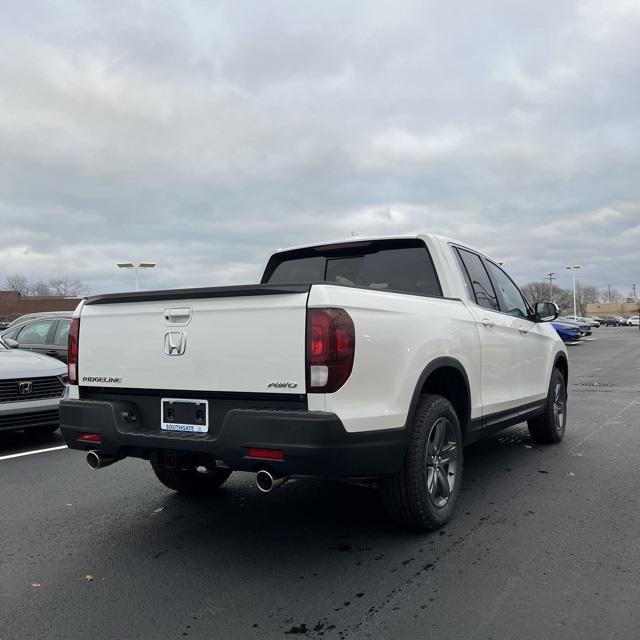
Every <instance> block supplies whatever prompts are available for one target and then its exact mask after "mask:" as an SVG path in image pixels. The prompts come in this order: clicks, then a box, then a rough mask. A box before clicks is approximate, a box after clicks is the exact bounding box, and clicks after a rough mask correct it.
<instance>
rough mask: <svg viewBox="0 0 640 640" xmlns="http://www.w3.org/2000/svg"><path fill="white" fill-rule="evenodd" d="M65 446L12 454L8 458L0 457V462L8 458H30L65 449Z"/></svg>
mask: <svg viewBox="0 0 640 640" xmlns="http://www.w3.org/2000/svg"><path fill="white" fill-rule="evenodd" d="M66 448H67V445H66V444H63V445H61V446H59V447H49V448H48V449H36V450H35V451H24V452H23V453H12V454H11V455H10V456H0V460H9V459H10V458H21V457H22V456H32V455H34V454H36V453H46V452H47V451H58V450H59V449H66Z"/></svg>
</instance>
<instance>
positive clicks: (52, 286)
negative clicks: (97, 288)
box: [6, 273, 88, 296]
mask: <svg viewBox="0 0 640 640" xmlns="http://www.w3.org/2000/svg"><path fill="white" fill-rule="evenodd" d="M6 287H7V289H9V290H10V291H16V292H18V293H19V294H20V295H22V296H83V295H85V294H86V293H87V291H88V289H87V286H86V285H84V284H83V283H82V282H80V281H79V280H70V279H69V278H61V277H56V278H51V279H50V280H48V281H44V280H38V281H36V282H33V283H30V282H29V280H28V278H26V277H25V276H23V275H21V274H18V273H15V274H12V275H9V276H7V278H6Z"/></svg>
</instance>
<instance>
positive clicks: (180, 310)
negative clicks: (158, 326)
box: [164, 307, 193, 325]
mask: <svg viewBox="0 0 640 640" xmlns="http://www.w3.org/2000/svg"><path fill="white" fill-rule="evenodd" d="M192 311H193V309H192V308H191V307H173V308H171V309H165V310H164V319H165V320H166V321H167V324H171V325H185V324H189V320H191V312H192Z"/></svg>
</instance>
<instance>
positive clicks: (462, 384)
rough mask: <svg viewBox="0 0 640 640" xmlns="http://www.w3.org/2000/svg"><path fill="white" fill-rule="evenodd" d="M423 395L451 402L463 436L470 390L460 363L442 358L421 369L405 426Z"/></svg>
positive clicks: (469, 415)
mask: <svg viewBox="0 0 640 640" xmlns="http://www.w3.org/2000/svg"><path fill="white" fill-rule="evenodd" d="M425 393H433V394H435V395H440V396H443V397H444V398H446V399H447V400H449V402H451V404H452V405H453V408H454V409H455V411H456V414H457V415H458V420H459V421H460V428H461V429H462V432H463V434H464V433H465V432H466V430H467V427H468V426H469V423H470V419H471V389H470V387H469V377H468V376H467V372H466V370H465V368H464V366H463V365H462V364H461V362H460V361H459V360H456V359H455V358H452V357H449V356H443V357H440V358H436V359H435V360H432V361H431V362H430V363H429V364H428V365H427V366H426V367H425V368H424V369H423V371H422V373H421V374H420V377H419V378H418V382H417V383H416V386H415V389H414V391H413V396H412V397H411V404H410V405H409V413H408V415H407V424H409V423H410V422H411V421H412V420H413V416H414V415H415V411H416V408H417V406H418V402H419V401H420V396H422V395H423V394H425Z"/></svg>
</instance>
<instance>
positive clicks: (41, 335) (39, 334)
mask: <svg viewBox="0 0 640 640" xmlns="http://www.w3.org/2000/svg"><path fill="white" fill-rule="evenodd" d="M52 323H53V320H45V321H43V322H34V323H32V324H28V325H27V326H26V327H23V328H22V329H21V330H20V333H18V337H17V338H16V340H17V341H18V342H19V343H20V344H46V341H47V334H48V333H49V329H51V324H52Z"/></svg>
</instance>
